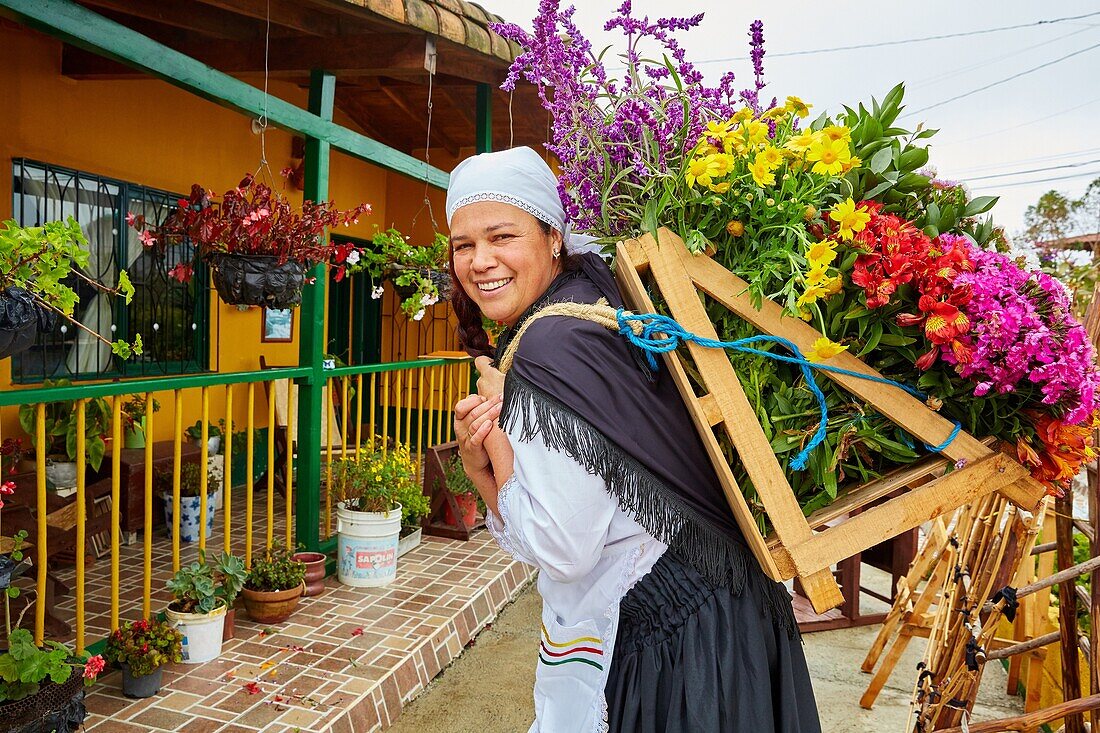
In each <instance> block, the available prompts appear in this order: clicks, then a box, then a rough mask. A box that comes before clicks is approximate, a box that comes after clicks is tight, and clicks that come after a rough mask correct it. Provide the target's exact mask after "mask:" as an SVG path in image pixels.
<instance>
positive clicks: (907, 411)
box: [661, 230, 1045, 510]
mask: <svg viewBox="0 0 1100 733" xmlns="http://www.w3.org/2000/svg"><path fill="white" fill-rule="evenodd" d="M666 231H667V230H662V232H666ZM661 242H662V246H669V247H674V248H676V249H677V250H680V251H682V252H683V253H685V254H686V257H682V258H681V259H682V261H683V262H684V264H685V267H686V269H687V270H688V272H689V274H690V276H691V278H692V280H693V281H694V282H695V283H696V284H697V285H698V286H699V288H700V289H701V290H703V291H704V292H706V293H707V294H708V295H710V296H711V297H712V298H714V299H715V300H717V301H718V302H720V303H721V304H722V305H724V306H726V307H727V308H729V309H730V310H731V311H733V312H734V313H736V314H737V315H738V316H740V317H741V318H744V319H745V320H746V321H748V322H749V323H751V324H752V325H753V326H755V327H756V328H758V329H760V330H761V331H763V332H765V333H770V334H773V335H776V336H782V337H783V338H786V339H789V340H790V341H792V342H793V343H794V344H795V345H796V346H798V348H799V349H801V350H803V351H806V350H809V349H810V347H812V346H813V343H814V341H816V340H817V339H818V338H820V337H821V334H820V333H818V331H817V330H816V329H814V328H813V327H812V326H809V325H807V324H806V323H803V322H802V321H801V320H800V319H797V318H789V317H786V316H785V315H784V314H783V309H782V308H781V307H780V306H779V305H778V304H777V303H773V302H772V301H770V300H764V302H763V303H762V304H761V308H760V310H757V309H756V308H755V307H754V306H753V304H752V300H751V299H750V298H749V296H748V287H749V286H748V283H746V282H745V281H744V280H742V279H741V278H739V277H737V276H736V275H734V274H733V273H732V272H730V271H729V270H727V269H725V268H724V267H722V266H721V265H720V264H718V263H717V262H714V261H713V260H711V259H710V258H708V257H695V256H692V255H691V254H690V253H688V252H687V249H686V248H685V247H684V246H683V244H682V243H679V240H678V239H677V238H676V237H675V236H674V235H672V234H671V232H667V234H666V235H665V236H662V240H661ZM829 363H830V365H831V366H836V367H840V368H843V369H847V370H849V371H853V372H859V373H861V374H867V375H870V376H876V377H881V376H882V375H880V374H879V373H878V372H876V371H875V370H874V369H872V368H871V367H869V366H867V365H866V364H864V363H863V362H862V361H860V359H859V358H857V357H856V356H855V355H853V354H850V353H848V352H842V353H840V354H837V355H836V356H834V357H833V358H832V359H830V360H829ZM822 374H825V375H826V376H827V377H829V378H830V379H832V380H833V381H835V382H836V383H837V384H839V385H841V386H842V387H844V388H845V389H847V390H848V391H849V392H851V393H852V394H853V395H855V396H857V397H859V398H861V399H863V400H866V401H867V402H868V403H869V404H871V405H873V406H874V407H875V408H876V409H877V410H878V411H879V412H881V413H882V414H883V415H885V416H886V417H888V418H890V419H891V420H893V421H894V422H895V423H896V424H898V425H902V426H904V427H905V429H906V430H908V431H909V432H911V433H912V434H913V435H915V436H916V437H918V438H920V439H921V440H923V441H924V442H926V443H928V444H930V445H939V444H941V443H943V442H944V441H945V440H946V439H947V438H948V436H950V434H951V432H952V431H953V430H954V428H955V426H954V424H952V423H951V421H949V420H947V419H946V418H944V417H942V416H941V415H939V414H937V413H936V412H935V411H933V410H931V409H930V408H929V407H928V406H927V405H925V404H924V403H923V402H921V401H920V400H918V399H916V398H915V397H913V396H911V395H909V394H908V393H906V392H905V391H904V390H901V389H898V388H897V387H892V386H890V385H886V384H879V383H876V382H871V381H869V380H865V379H860V378H859V377H852V376H848V375H844V374H835V373H833V372H822ZM942 452H943V455H945V456H947V457H948V458H950V459H951V460H953V461H958V460H960V459H962V460H966V461H975V460H977V459H978V458H981V457H983V456H987V455H989V454H990V453H991V452H992V449H990V448H989V447H987V446H985V445H983V444H982V442H981V441H979V440H977V439H976V438H974V436H972V435H970V434H969V433H967V432H965V431H960V432H959V434H958V435H957V436H956V437H955V439H954V440H953V441H952V442H951V443H950V444H949V445H948V446H947V447H946V448H945V449H944V450H943V451H942ZM1006 489H1007V491H1008V492H1009V494H1008V497H1009V498H1010V499H1011V500H1012V501H1014V502H1016V503H1018V504H1020V505H1021V506H1023V507H1024V508H1025V509H1028V510H1032V509H1034V508H1035V506H1037V505H1038V503H1039V500H1040V499H1041V498H1042V496H1043V493H1045V492H1041V491H1039V489H1041V487H1039V486H1038V484H1037V482H1030V481H1026V480H1025V481H1023V482H1022V483H1021V485H1008V486H1006Z"/></svg>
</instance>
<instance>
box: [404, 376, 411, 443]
mask: <svg viewBox="0 0 1100 733" xmlns="http://www.w3.org/2000/svg"><path fill="white" fill-rule="evenodd" d="M402 371H405V370H404V369H402ZM412 386H413V375H412V372H411V371H410V372H409V378H408V382H407V383H406V384H405V440H404V443H405V447H406V448H408V450H409V453H412V409H413V398H412Z"/></svg>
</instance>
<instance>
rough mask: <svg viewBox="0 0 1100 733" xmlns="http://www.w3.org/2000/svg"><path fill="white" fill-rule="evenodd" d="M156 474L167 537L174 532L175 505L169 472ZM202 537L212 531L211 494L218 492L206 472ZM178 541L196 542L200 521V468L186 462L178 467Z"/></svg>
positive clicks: (159, 471)
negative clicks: (204, 525)
mask: <svg viewBox="0 0 1100 733" xmlns="http://www.w3.org/2000/svg"><path fill="white" fill-rule="evenodd" d="M154 470H156V471H157V474H156V477H157V484H158V486H159V488H160V492H161V494H160V496H161V499H163V500H164V523H165V525H166V526H167V527H168V536H169V537H171V536H172V533H173V532H175V529H176V521H175V514H176V510H177V507H176V503H175V501H174V499H173V487H172V473H171V469H154ZM206 485H207V494H206V518H205V521H206V536H207V537H209V536H210V533H211V532H213V530H214V511H215V509H214V495H215V493H217V491H218V490H219V489H220V487H218V485H217V483H216V482H215V481H214V480H213V477H212V476H211V475H210V474H209V472H208V473H207V477H206ZM178 509H179V513H180V540H182V541H183V542H198V540H199V522H200V521H201V518H202V468H201V467H200V466H199V464H198V463H194V462H188V463H184V464H182V465H181V466H180V505H179V508H178Z"/></svg>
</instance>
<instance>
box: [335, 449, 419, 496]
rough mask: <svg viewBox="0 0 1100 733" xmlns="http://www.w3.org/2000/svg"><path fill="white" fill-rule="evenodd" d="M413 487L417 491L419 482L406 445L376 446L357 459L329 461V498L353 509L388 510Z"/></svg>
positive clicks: (410, 491) (412, 489) (409, 492)
mask: <svg viewBox="0 0 1100 733" xmlns="http://www.w3.org/2000/svg"><path fill="white" fill-rule="evenodd" d="M378 440H379V441H382V440H384V439H383V438H379V439H378ZM414 490H415V491H416V492H418V493H419V491H420V485H419V483H418V482H417V478H416V467H415V465H414V464H413V461H412V456H411V455H409V449H408V446H405V445H400V444H399V445H396V446H394V447H392V448H388V449H382V448H379V449H377V450H375V451H374V452H373V453H370V454H364V455H362V456H360V457H359V459H358V460H357V459H356V458H343V459H340V460H339V461H334V462H333V464H332V479H331V483H330V484H329V491H330V492H331V495H332V500H333V502H335V503H342V504H343V505H344V506H345V507H346V508H348V509H351V510H352V511H360V512H388V511H391V510H392V509H393V508H394V507H395V506H396V505H397V504H398V503H399V502H400V499H399V497H401V496H404V495H407V494H411V493H412V492H413V491H414Z"/></svg>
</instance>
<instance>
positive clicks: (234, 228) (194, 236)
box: [126, 169, 371, 282]
mask: <svg viewBox="0 0 1100 733" xmlns="http://www.w3.org/2000/svg"><path fill="white" fill-rule="evenodd" d="M289 173H290V170H289V169H286V170H284V171H283V176H284V177H285V176H287V175H289ZM370 211H371V207H370V205H369V204H359V205H358V206H356V207H355V208H353V209H346V210H341V209H338V208H336V206H335V204H333V202H331V201H321V202H315V201H305V202H303V204H302V208H301V210H299V211H296V210H295V209H294V208H293V207H292V206H291V203H290V201H289V200H288V199H287V198H286V196H285V195H283V194H281V193H276V192H274V191H272V189H271V187H270V186H267V185H266V184H264V183H261V182H260V181H257V180H256V178H255V177H254V176H253V175H252V174H248V175H246V176H245V177H244V178H243V179H241V182H240V183H239V184H237V186H236V188H232V189H230V190H228V191H226V192H225V193H224V194H222V195H221V196H218V195H216V194H215V193H214V192H213V191H208V190H207V189H205V188H203V187H202V186H200V185H199V184H197V183H196V184H194V185H192V186H191V195H190V196H189V197H187V198H185V199H180V200H179V201H177V202H176V210H175V211H173V212H172V213H171V214H170V215H169V216H168V218H167V219H166V220H165V221H164V223H163V224H162V225H160V226H159V227H155V228H154V227H152V226H151V225H150V224H149V223H148V222H147V221H146V220H145V217H143V216H141V215H140V214H133V213H128V214H127V215H126V223H127V224H129V225H130V226H132V227H133V228H134V229H136V230H137V231H138V232H139V233H140V238H141V243H142V244H143V245H145V246H146V247H156V246H160V247H167V246H171V245H176V244H183V243H190V244H192V245H194V246H195V256H196V257H198V258H201V259H203V260H206V259H209V258H210V257H211V256H213V255H218V254H235V255H244V256H246V257H259V256H267V257H274V258H275V259H276V260H277V262H278V264H283V263H284V262H287V261H288V260H294V261H296V262H300V263H302V264H303V265H305V266H306V267H312V266H314V265H316V264H317V263H319V262H325V261H327V260H328V259H329V258H330V257H331V256H332V252H333V245H332V244H331V243H329V242H327V241H326V240H325V238H324V231H325V229H326V228H331V227H336V226H339V225H341V224H343V225H344V226H349V225H351V224H354V223H357V222H358V221H359V217H360V216H362V215H363V214H369V213H370ZM168 274H169V276H170V277H172V278H174V279H176V280H178V281H179V282H189V281H190V280H191V276H192V275H193V274H194V262H193V261H191V262H181V263H179V264H177V265H176V266H175V267H173V268H172V269H171V270H170V271H169V272H168Z"/></svg>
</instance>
